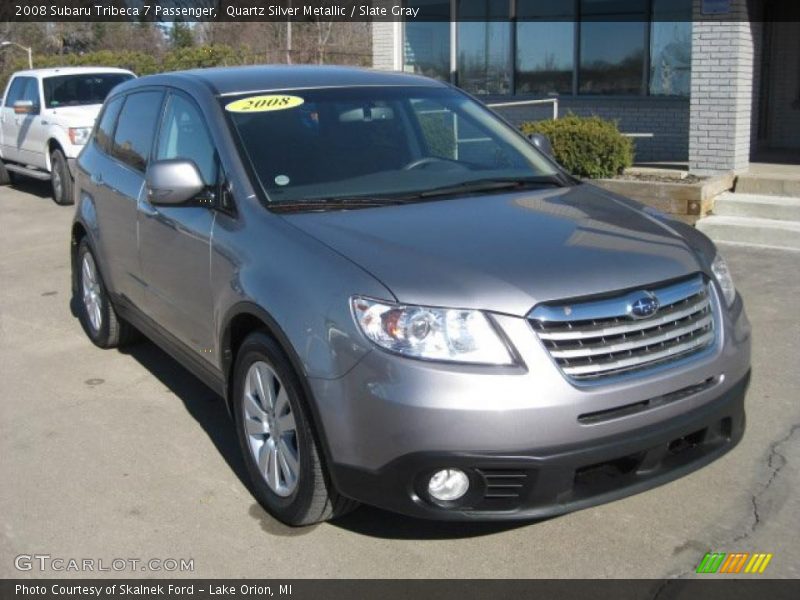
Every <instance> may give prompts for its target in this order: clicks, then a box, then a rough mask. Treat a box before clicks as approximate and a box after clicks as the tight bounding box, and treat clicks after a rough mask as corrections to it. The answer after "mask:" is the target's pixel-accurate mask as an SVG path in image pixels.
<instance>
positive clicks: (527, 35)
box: [516, 0, 575, 96]
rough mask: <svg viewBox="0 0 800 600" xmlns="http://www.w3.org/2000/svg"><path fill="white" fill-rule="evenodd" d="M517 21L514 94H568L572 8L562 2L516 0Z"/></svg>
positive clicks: (572, 54)
mask: <svg viewBox="0 0 800 600" xmlns="http://www.w3.org/2000/svg"><path fill="white" fill-rule="evenodd" d="M517 18H518V19H519V20H518V21H517V30H516V34H517V56H516V91H517V93H520V94H536V95H542V96H547V95H552V94H570V93H572V73H573V70H574V68H575V23H574V22H573V21H574V19H575V5H574V4H573V3H571V2H564V0H518V1H517Z"/></svg>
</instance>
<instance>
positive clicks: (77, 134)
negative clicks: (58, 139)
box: [67, 127, 92, 146]
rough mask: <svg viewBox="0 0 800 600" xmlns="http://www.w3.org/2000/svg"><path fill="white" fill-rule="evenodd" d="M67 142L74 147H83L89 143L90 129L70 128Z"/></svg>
mask: <svg viewBox="0 0 800 600" xmlns="http://www.w3.org/2000/svg"><path fill="white" fill-rule="evenodd" d="M67 131H68V133H69V141H70V142H72V144H73V145H75V146H83V145H84V144H85V143H86V142H88V141H89V134H90V133H92V128H91V127H70V128H69V129H68V130H67Z"/></svg>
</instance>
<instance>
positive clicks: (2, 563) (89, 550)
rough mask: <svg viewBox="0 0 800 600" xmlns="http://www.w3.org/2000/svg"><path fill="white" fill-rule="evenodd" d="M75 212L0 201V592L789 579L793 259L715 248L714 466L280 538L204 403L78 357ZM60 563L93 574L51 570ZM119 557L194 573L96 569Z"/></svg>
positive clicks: (177, 371) (177, 385)
mask: <svg viewBox="0 0 800 600" xmlns="http://www.w3.org/2000/svg"><path fill="white" fill-rule="evenodd" d="M72 214H73V208H72V207H60V206H57V205H55V204H54V203H53V202H52V201H51V200H50V199H49V197H48V196H47V188H46V186H43V185H41V184H38V183H25V184H20V185H18V186H16V187H3V188H0V577H42V576H45V577H61V576H70V577H86V576H125V577H140V576H142V577H153V576H165V575H168V576H193V577H214V578H216V577H225V578H234V577H265V578H295V577H316V578H326V577H357V578H360V577H378V578H383V577H391V578H406V577H408V578H418V577H445V578H458V577H470V578H494V577H511V578H529V577H545V578H557V577H586V578H588V577H601V578H602V577H648V578H660V577H676V576H694V575H693V573H694V569H695V567H696V566H697V564H698V563H699V562H700V560H701V559H702V557H703V555H704V554H705V553H706V552H708V551H719V552H751V553H753V552H769V553H773V554H774V557H773V559H772V561H771V563H770V564H769V567H768V569H767V571H766V572H765V574H764V575H763V576H772V577H798V576H800V535H798V523H800V495H798V493H797V489H798V483H800V472H799V471H798V469H799V468H800V401H799V398H800V358H799V355H800V300H798V299H799V298H800V253H798V252H790V251H775V250H767V249H760V248H755V247H744V246H734V245H725V246H721V249H722V251H723V253H724V254H725V256H726V257H727V259H728V261H729V263H730V266H731V269H732V271H733V275H734V278H735V281H736V283H737V286H738V288H739V289H740V291H741V293H742V294H743V296H744V298H745V302H746V305H747V311H748V313H749V316H750V319H751V321H752V324H753V336H754V346H753V379H752V385H751V388H750V392H749V395H748V397H747V410H748V427H747V432H746V433H745V437H744V439H743V441H742V442H741V443H740V444H739V446H737V447H736V448H735V449H734V450H733V451H731V452H730V453H728V454H727V455H725V456H724V457H722V458H721V459H720V460H718V461H716V462H714V463H712V464H711V465H709V466H707V467H705V468H703V469H701V470H700V471H697V472H695V473H693V474H691V475H689V476H687V477H684V478H682V479H680V480H678V481H675V482H672V483H669V484H667V485H664V486H661V487H659V488H656V489H654V490H651V491H648V492H645V493H643V494H639V495H636V496H633V497H629V498H626V499H624V500H620V501H616V502H613V503H610V504H606V505H603V506H599V507H595V508H591V509H587V510H583V511H579V512H576V513H572V514H569V515H566V516H562V517H559V518H554V519H550V520H546V521H540V522H533V523H532V522H523V523H516V524H491V523H488V524H487V523H478V524H474V523H473V524H458V523H437V522H429V521H419V520H414V519H409V518H406V517H401V516H397V515H393V514H390V513H386V512H383V511H380V510H377V509H373V508H368V507H363V508H361V509H359V510H358V511H357V512H355V513H353V514H351V515H349V516H347V517H346V518H343V519H341V520H339V521H336V522H333V523H325V524H322V525H317V526H313V527H308V528H304V529H291V528H288V527H286V526H284V525H282V524H281V523H279V522H277V521H275V520H274V519H272V518H271V517H270V516H269V515H268V514H266V513H265V512H264V511H263V510H262V509H261V508H260V507H259V506H258V505H257V504H256V503H255V502H254V500H253V498H252V496H251V495H250V493H249V492H248V490H247V487H246V485H245V483H244V480H245V470H244V465H243V462H242V459H241V458H240V456H239V451H238V447H237V445H236V440H235V437H234V432H233V428H232V426H231V423H230V421H229V419H228V416H227V413H226V411H225V409H224V407H223V405H222V402H221V401H220V400H219V399H218V398H217V397H216V396H215V395H214V394H213V392H211V391H210V390H209V389H208V388H206V387H205V386H204V385H203V384H201V383H200V382H199V381H197V380H196V379H194V378H193V377H192V376H191V375H190V374H189V373H188V372H187V371H186V370H184V369H183V368H182V367H181V366H180V365H179V364H178V363H176V362H175V361H174V360H172V359H171V358H169V357H168V356H167V355H166V354H165V353H164V352H162V351H161V350H159V349H158V348H157V347H156V346H155V345H153V344H152V343H149V342H144V343H141V344H138V345H136V346H133V347H131V348H128V349H125V350H124V351H116V350H111V351H104V350H100V349H98V348H96V347H95V346H93V345H92V344H91V343H90V342H89V341H88V339H87V338H86V336H85V335H84V333H83V331H82V330H81V327H80V325H79V323H78V321H77V319H75V318H74V317H73V315H72V314H71V312H70V308H69V299H70V284H69V255H68V249H69V225H70V221H71V218H72ZM34 555H36V556H42V555H47V556H49V557H50V558H45V559H41V558H39V559H36V558H30V559H26V558H25V557H34ZM20 556H22V557H23V558H22V559H20V558H18V557H20ZM56 559H62V560H63V561H64V562H62V563H53V561H54V560H56ZM70 559H74V560H76V561H80V562H79V563H78V564H85V563H83V562H82V561H84V560H91V561H94V562H93V563H92V564H93V565H94V567H95V571H94V572H92V571H89V572H81V571H73V570H56V569H55V568H54V565H59V566H61V568H62V569H66V568H67V567H69V566H70V564H71V563H69V562H68V561H69V560H70ZM115 559H122V560H125V561H129V560H130V559H133V560H136V561H143V562H144V563H147V561H150V560H151V559H153V560H158V561H162V563H163V561H167V560H169V559H174V560H175V561H176V562H177V561H180V560H181V559H183V560H184V563H185V564H186V568H187V569H188V565H189V561H191V566H192V567H193V570H184V571H180V570H177V571H169V572H164V571H163V569H165V568H168V567H172V566H174V565H173V563H171V562H167V563H166V564H162V563H153V564H152V565H149V566H148V567H145V570H142V566H141V564H142V563H137V565H136V567H135V568H134V569H133V570H132V571H131V570H128V569H129V567H127V566H126V568H125V569H124V570H122V571H121V572H116V571H114V570H113V569H111V570H109V571H102V572H97V570H96V569H97V568H98V567H99V565H101V564H102V565H103V566H105V567H107V568H110V567H111V565H112V562H113V561H114V560H115ZM43 563H44V564H46V565H47V568H46V569H45V570H44V571H42V570H40V568H39V567H40V565H41V564H43ZM120 564H121V563H116V565H117V566H119V565H120ZM126 564H127V565H130V564H132V563H130V562H126ZM159 564H162V566H161V567H160V568H161V569H162V571H161V572H158V571H155V572H154V570H151V567H152V569H158V568H159V567H158V565H159ZM177 564H178V565H180V562H177ZM28 566H30V570H19V569H18V567H19V568H22V569H26V568H27V567H28ZM179 568H180V567H179V566H178V569H179ZM763 576H762V577H763ZM705 577H708V576H707V575H706V576H705ZM720 577H724V576H720Z"/></svg>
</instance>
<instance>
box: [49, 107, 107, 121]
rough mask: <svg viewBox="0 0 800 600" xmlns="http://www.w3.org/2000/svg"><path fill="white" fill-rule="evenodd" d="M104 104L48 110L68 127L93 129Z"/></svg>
mask: <svg viewBox="0 0 800 600" xmlns="http://www.w3.org/2000/svg"><path fill="white" fill-rule="evenodd" d="M102 107H103V105H102V104H87V105H85V106H64V107H61V108H51V109H48V111H49V113H50V114H51V115H52V116H53V117H54V118H55V119H56V120H58V121H59V122H61V123H63V124H64V125H65V126H67V127H91V126H92V125H94V121H95V119H97V115H99V114H100V109H101V108H102Z"/></svg>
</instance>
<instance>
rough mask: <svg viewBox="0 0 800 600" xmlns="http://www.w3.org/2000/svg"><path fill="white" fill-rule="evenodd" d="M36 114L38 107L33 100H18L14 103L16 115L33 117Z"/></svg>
mask: <svg viewBox="0 0 800 600" xmlns="http://www.w3.org/2000/svg"><path fill="white" fill-rule="evenodd" d="M36 112H37V111H36V105H35V104H34V103H33V101H32V100H17V101H16V102H14V114H15V115H32V114H34V113H36Z"/></svg>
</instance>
